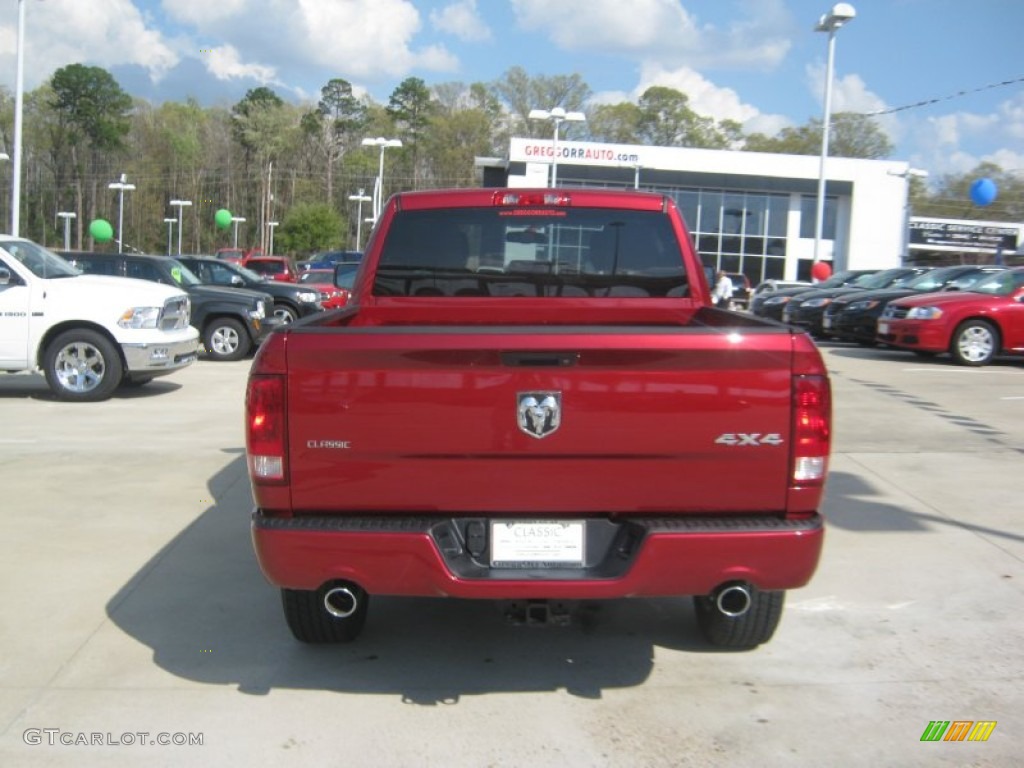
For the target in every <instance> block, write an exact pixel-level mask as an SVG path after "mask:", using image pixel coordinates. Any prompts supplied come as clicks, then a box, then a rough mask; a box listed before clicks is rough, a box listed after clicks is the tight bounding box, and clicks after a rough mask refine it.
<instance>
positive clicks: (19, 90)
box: [11, 0, 25, 237]
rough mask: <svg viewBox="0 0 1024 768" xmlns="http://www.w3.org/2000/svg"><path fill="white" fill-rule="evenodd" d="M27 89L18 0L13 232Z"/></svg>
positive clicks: (18, 202) (21, 0) (22, 10)
mask: <svg viewBox="0 0 1024 768" xmlns="http://www.w3.org/2000/svg"><path fill="white" fill-rule="evenodd" d="M24 91H25V0H18V54H17V63H16V65H15V75H14V168H13V169H12V171H11V234H12V235H14V236H15V237H17V236H18V230H19V228H20V222H21V124H22V119H21V115H22V111H23V110H22V103H23V102H24V100H25V99H24Z"/></svg>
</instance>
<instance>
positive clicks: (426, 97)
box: [387, 77, 435, 188]
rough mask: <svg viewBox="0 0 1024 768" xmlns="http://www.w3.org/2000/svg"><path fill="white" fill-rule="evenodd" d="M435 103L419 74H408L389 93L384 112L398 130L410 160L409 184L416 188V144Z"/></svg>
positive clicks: (417, 173)
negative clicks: (410, 179)
mask: <svg viewBox="0 0 1024 768" xmlns="http://www.w3.org/2000/svg"><path fill="white" fill-rule="evenodd" d="M434 110H435V105H434V103H433V101H432V99H431V97H430V89H429V88H427V84H426V83H424V82H423V81H422V80H420V78H418V77H407V78H406V79H405V80H403V81H402V82H401V83H399V84H398V87H397V88H395V90H394V91H393V92H392V94H391V98H390V99H389V100H388V106H387V111H388V114H389V115H391V118H392V119H393V120H394V121H395V124H396V125H397V126H398V128H399V132H400V133H401V139H402V141H403V143H404V144H405V145H406V146H407V148H408V156H409V157H410V159H411V162H412V185H413V188H416V185H417V183H416V180H417V178H418V177H419V143H420V139H421V138H422V137H423V133H424V131H425V130H426V128H427V124H428V123H429V122H430V118H431V115H432V114H433V113H434Z"/></svg>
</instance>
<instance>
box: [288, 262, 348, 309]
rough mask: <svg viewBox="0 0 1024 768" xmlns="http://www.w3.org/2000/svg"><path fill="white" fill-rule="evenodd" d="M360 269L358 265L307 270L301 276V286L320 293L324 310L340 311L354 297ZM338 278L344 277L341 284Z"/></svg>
mask: <svg viewBox="0 0 1024 768" xmlns="http://www.w3.org/2000/svg"><path fill="white" fill-rule="evenodd" d="M349 267H351V268H349ZM358 269H359V265H358V264H353V265H348V264H345V265H339V266H338V267H336V268H335V269H307V270H306V271H305V272H302V273H301V274H300V275H299V285H302V286H309V287H310V288H315V289H316V290H317V291H319V293H320V302H321V304H322V305H323V308H324V309H340V308H341V307H344V306H345V305H347V304H348V302H349V299H350V298H351V297H352V284H353V282H354V281H355V277H356V272H357V271H358ZM338 276H341V277H342V281H341V284H339V281H338V280H337V278H338Z"/></svg>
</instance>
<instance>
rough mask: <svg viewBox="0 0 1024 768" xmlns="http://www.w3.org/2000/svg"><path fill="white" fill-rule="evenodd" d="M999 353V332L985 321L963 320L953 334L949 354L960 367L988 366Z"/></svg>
mask: <svg viewBox="0 0 1024 768" xmlns="http://www.w3.org/2000/svg"><path fill="white" fill-rule="evenodd" d="M998 351H999V331H998V330H996V327H995V326H994V325H992V323H990V322H988V321H987V320H965V321H964V322H962V323H960V326H959V327H958V328H957V329H956V330H955V331H954V332H953V339H952V341H951V342H950V344H949V354H951V355H952V356H953V359H954V360H956V361H957V362H958V363H960V365H988V364H989V363H991V362H992V359H993V358H994V357H995V356H996V353H997V352H998Z"/></svg>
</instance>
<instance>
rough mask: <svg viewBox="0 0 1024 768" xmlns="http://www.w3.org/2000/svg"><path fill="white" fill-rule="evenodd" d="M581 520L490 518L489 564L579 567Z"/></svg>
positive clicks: (582, 539)
mask: <svg viewBox="0 0 1024 768" xmlns="http://www.w3.org/2000/svg"><path fill="white" fill-rule="evenodd" d="M583 529H584V524H583V521H582V520H572V521H555V520H515V521H513V520H494V521H492V522H491V566H492V567H494V568H531V567H562V568H580V567H582V566H583V556H584V536H583V533H584V530H583Z"/></svg>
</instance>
